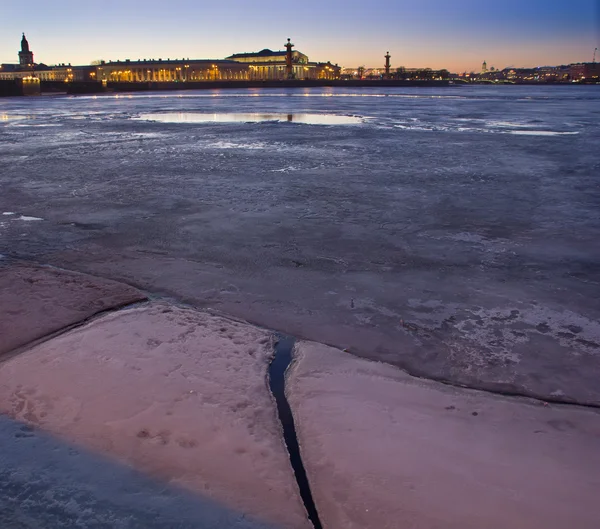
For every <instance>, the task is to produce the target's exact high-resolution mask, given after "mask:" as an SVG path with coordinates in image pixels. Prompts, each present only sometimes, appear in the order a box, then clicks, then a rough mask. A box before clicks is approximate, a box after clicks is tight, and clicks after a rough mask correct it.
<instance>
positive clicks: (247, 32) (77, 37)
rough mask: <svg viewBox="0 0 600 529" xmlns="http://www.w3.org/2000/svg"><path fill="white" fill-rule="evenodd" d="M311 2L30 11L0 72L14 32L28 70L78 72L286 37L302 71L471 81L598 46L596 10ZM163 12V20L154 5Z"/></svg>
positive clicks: (61, 1) (6, 25)
mask: <svg viewBox="0 0 600 529" xmlns="http://www.w3.org/2000/svg"><path fill="white" fill-rule="evenodd" d="M449 4H450V3H448V2H442V1H441V0H423V1H422V2H420V3H419V5H418V6H413V5H410V4H409V2H405V1H401V0H400V1H399V0H397V1H390V0H375V1H373V2H370V3H369V4H368V5H365V3H364V2H357V1H352V0H349V1H347V2H338V1H335V2H326V3H324V2H316V1H315V0H306V1H305V2H304V3H303V4H302V6H301V8H299V7H298V5H296V4H294V5H292V6H288V5H286V4H285V3H282V2H274V1H272V0H257V1H256V2H254V3H253V4H252V6H251V7H249V6H248V4H247V3H246V2H242V1H240V0H223V1H221V2H219V3H218V5H217V4H215V3H209V4H206V5H201V6H199V5H198V4H197V3H195V2H192V1H191V0H173V1H171V2H169V3H168V4H165V2H163V1H158V0H149V1H146V2H140V1H138V0H120V1H119V2H117V1H115V0H106V1H105V2H102V3H101V4H97V5H89V6H86V8H85V9H82V8H81V4H80V2H75V1H73V0H57V1H55V2H53V3H52V4H47V3H46V2H43V1H41V0H31V1H30V2H29V3H28V10H27V12H23V10H22V9H19V7H18V6H17V5H16V4H15V5H9V6H6V7H4V8H3V14H4V16H3V18H2V21H1V22H0V28H1V29H2V31H0V62H2V63H13V62H16V59H15V58H16V51H17V44H18V42H19V40H20V37H21V32H23V31H24V32H25V33H26V34H27V36H28V38H29V41H30V43H31V48H32V51H33V52H34V53H35V60H36V62H43V63H46V64H56V63H62V62H70V63H72V64H89V63H90V62H91V61H94V60H100V59H104V60H119V59H120V60H124V59H132V60H135V59H138V58H159V57H161V58H167V57H169V58H176V57H177V58H181V57H191V58H215V59H216V58H222V57H226V56H228V55H231V54H232V53H238V52H244V51H258V50H260V49H263V48H271V49H274V50H276V49H282V48H283V43H284V41H285V38H287V37H291V38H292V41H293V42H294V43H295V44H296V49H298V50H299V51H302V52H303V53H305V54H307V55H308V56H309V57H310V58H311V60H316V61H320V60H332V61H333V62H337V63H338V64H340V66H344V67H357V66H359V65H365V66H367V67H381V66H382V65H383V63H384V58H383V56H384V54H385V52H386V51H387V50H389V51H390V53H391V55H392V61H391V62H392V68H397V67H399V66H405V67H408V68H411V67H431V68H434V69H439V68H446V69H449V70H451V71H455V72H462V71H477V70H478V69H479V68H480V66H481V63H482V61H483V60H486V61H487V64H488V66H489V67H492V66H494V67H496V68H499V69H502V68H505V67H509V66H514V67H533V66H542V65H551V64H568V63H572V62H585V61H591V60H592V55H593V50H594V48H595V47H598V46H599V41H600V2H599V1H598V0H573V1H571V2H566V1H562V0H553V1H543V2H542V1H540V0H531V1H530V2H528V3H527V5H526V6H523V5H522V4H520V3H519V2H517V1H515V0H508V1H506V2H503V3H502V5H496V4H492V5H489V4H488V5H481V4H483V3H482V2H476V1H474V0H460V1H456V2H452V3H451V5H449ZM165 5H168V6H169V9H168V10H165V9H164V6H165Z"/></svg>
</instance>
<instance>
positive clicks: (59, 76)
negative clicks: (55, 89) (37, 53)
mask: <svg viewBox="0 0 600 529" xmlns="http://www.w3.org/2000/svg"><path fill="white" fill-rule="evenodd" d="M95 76H96V71H95V68H94V67H93V66H71V65H70V64H60V65H58V66H47V65H45V64H36V63H35V62H34V61H33V52H32V51H31V50H30V49H29V42H28V41H27V38H26V37H25V33H23V38H22V39H21V51H19V64H2V65H0V80H2V81H10V80H14V79H25V78H28V77H35V78H37V79H38V80H39V81H60V82H66V83H68V82H72V81H92V80H94V79H95ZM39 81H38V82H39Z"/></svg>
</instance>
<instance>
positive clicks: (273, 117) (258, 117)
mask: <svg viewBox="0 0 600 529" xmlns="http://www.w3.org/2000/svg"><path fill="white" fill-rule="evenodd" d="M134 119H137V120H142V121H159V122H161V123H260V122H268V121H271V122H288V123H289V122H292V123H302V124H305V125H359V124H361V123H363V121H364V120H363V118H361V117H358V116H343V115H339V114H283V113H272V114H261V113H251V112H248V113H235V112H223V113H219V114H205V113H200V112H165V113H149V114H141V115H140V116H139V117H137V118H134Z"/></svg>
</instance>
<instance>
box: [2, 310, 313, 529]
mask: <svg viewBox="0 0 600 529" xmlns="http://www.w3.org/2000/svg"><path fill="white" fill-rule="evenodd" d="M271 354H272V340H271V336H270V334H269V333H268V332H266V331H263V330H259V329H257V328H255V327H252V326H250V325H247V324H243V323H239V322H236V321H231V320H227V319H224V318H220V317H214V316H209V315H207V314H203V313H199V312H196V311H193V310H190V309H182V308H176V307H172V306H170V305H168V304H164V303H153V304H150V305H149V306H147V307H144V308H138V309H130V310H125V311H120V312H117V313H114V314H111V315H109V316H105V317H103V318H101V319H98V320H96V321H94V322H93V323H91V324H89V325H87V326H85V327H82V328H80V329H77V330H75V331H72V332H69V333H67V334H65V335H62V336H60V337H58V338H54V339H52V340H50V341H49V342H46V343H43V344H41V345H39V346H37V347H35V348H33V349H31V350H29V351H27V352H25V353H23V354H21V355H19V356H17V357H14V358H11V359H9V360H8V361H6V362H4V363H2V364H0V402H1V403H2V404H1V409H0V412H2V413H6V414H8V415H9V416H10V417H11V418H13V419H16V420H18V421H20V422H23V423H26V424H28V425H31V426H34V427H36V428H39V429H40V430H42V431H45V432H49V433H52V434H55V435H56V436H58V437H59V438H61V439H63V440H65V441H68V442H70V443H73V444H74V445H77V446H81V447H82V448H85V449H86V450H89V451H91V452H95V453H97V454H100V455H104V456H109V457H111V458H114V459H115V460H116V461H119V462H121V463H125V464H127V465H130V466H132V467H134V468H135V469H136V470H138V471H140V472H142V473H144V474H146V475H150V476H152V477H154V478H155V479H157V480H159V481H162V482H164V483H168V484H169V485H170V486H177V487H181V488H183V489H187V490H188V491H191V492H192V493H196V494H199V495H200V496H202V497H206V498H208V499H210V500H212V501H215V502H217V503H218V504H220V505H222V506H224V507H227V508H230V509H233V510H234V511H236V512H240V513H245V514H248V515H251V516H254V517H255V518H256V519H258V520H262V521H264V522H267V523H271V524H273V525H274V526H276V527H280V528H282V529H283V528H298V529H301V528H307V527H308V522H307V519H306V515H305V514H304V510H303V506H302V504H301V503H300V499H299V495H298V493H297V489H296V483H295V480H294V477H293V473H292V470H291V467H290V465H289V460H288V456H287V452H286V450H285V447H284V444H283V440H282V436H281V432H280V426H279V423H278V420H277V417H276V412H275V407H274V403H273V402H272V399H271V394H270V392H269V390H268V387H267V383H266V371H267V366H268V362H269V359H270V357H271ZM17 442H18V440H17Z"/></svg>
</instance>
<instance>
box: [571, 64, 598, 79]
mask: <svg viewBox="0 0 600 529" xmlns="http://www.w3.org/2000/svg"><path fill="white" fill-rule="evenodd" d="M569 74H570V76H571V80H573V81H582V80H585V79H589V80H594V81H596V82H598V81H599V79H600V63H597V62H583V63H580V64H571V66H570V69H569Z"/></svg>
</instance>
